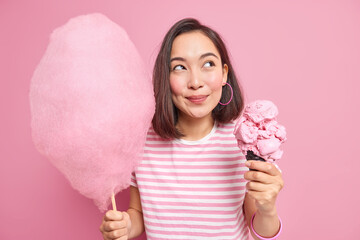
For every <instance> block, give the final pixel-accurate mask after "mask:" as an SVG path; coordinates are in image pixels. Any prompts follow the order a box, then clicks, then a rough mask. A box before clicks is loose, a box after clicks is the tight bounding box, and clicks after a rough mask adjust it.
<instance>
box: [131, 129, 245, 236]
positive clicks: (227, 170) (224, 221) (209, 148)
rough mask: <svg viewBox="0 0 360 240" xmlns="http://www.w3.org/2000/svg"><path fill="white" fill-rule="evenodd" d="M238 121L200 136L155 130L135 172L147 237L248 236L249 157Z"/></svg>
mask: <svg viewBox="0 0 360 240" xmlns="http://www.w3.org/2000/svg"><path fill="white" fill-rule="evenodd" d="M233 131H234V124H233V123H230V124H215V125H214V128H213V129H212V131H211V132H210V133H209V134H208V135H207V136H206V137H204V138H203V139H200V140H198V141H186V140H183V139H175V140H164V139H162V138H160V137H159V136H158V135H157V134H156V133H155V132H154V130H153V129H150V130H149V132H148V136H147V139H146V143H145V148H144V153H143V160H142V162H141V163H140V165H139V167H138V168H137V169H136V170H135V174H133V177H132V182H131V185H132V186H135V187H138V189H139V192H140V199H141V204H142V211H143V216H144V224H145V231H146V235H147V238H148V239H149V240H152V239H217V240H219V239H234V240H235V239H236V240H239V239H248V236H249V231H248V227H247V223H246V220H245V214H244V211H243V208H242V206H243V202H244V197H245V190H246V189H245V184H246V181H245V179H244V173H245V171H247V170H248V168H247V167H246V166H245V165H244V163H245V161H246V160H245V157H244V155H243V154H242V153H241V151H240V149H239V147H238V146H237V142H236V139H235V137H234V134H233Z"/></svg>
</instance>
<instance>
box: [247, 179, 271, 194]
mask: <svg viewBox="0 0 360 240" xmlns="http://www.w3.org/2000/svg"><path fill="white" fill-rule="evenodd" d="M269 186H270V185H269V184H264V183H261V182H254V181H250V182H248V183H246V189H247V190H248V191H256V192H265V191H267V190H268V189H269Z"/></svg>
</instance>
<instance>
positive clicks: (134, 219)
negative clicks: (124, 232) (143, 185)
mask: <svg viewBox="0 0 360 240" xmlns="http://www.w3.org/2000/svg"><path fill="white" fill-rule="evenodd" d="M126 212H127V213H128V214H129V216H130V220H131V230H130V234H129V239H132V238H135V237H137V236H140V235H141V234H142V233H143V232H144V230H145V227H144V218H143V214H142V207H141V201H140V193H139V189H138V188H136V187H133V186H130V203H129V209H128V210H127V211H126Z"/></svg>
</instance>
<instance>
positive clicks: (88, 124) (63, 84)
mask: <svg viewBox="0 0 360 240" xmlns="http://www.w3.org/2000/svg"><path fill="white" fill-rule="evenodd" d="M149 76H150V75H149V74H148V73H147V72H146V70H145V67H144V64H143V62H142V60H141V57H140V56H139V54H138V52H137V50H136V48H135V46H134V44H133V43H132V42H131V40H130V39H129V37H128V36H127V34H126V32H125V31H124V30H123V29H122V28H121V27H119V26H118V25H117V24H115V23H114V22H112V21H111V20H109V19H108V18H107V17H105V16H104V15H102V14H90V15H84V16H79V17H75V18H73V19H70V20H69V21H68V22H67V23H66V24H65V25H64V26H61V27H59V28H57V29H56V30H54V32H53V33H52V34H51V37H50V43H49V45H48V47H47V49H46V52H45V55H44V56H43V58H42V59H41V61H40V63H39V65H38V66H37V68H36V70H35V72H34V75H33V77H32V79H31V86H30V106H31V127H32V137H33V141H34V144H35V146H36V148H37V149H38V150H39V152H40V153H42V154H43V155H44V156H46V157H47V158H48V159H49V160H50V161H51V162H52V163H53V164H54V165H55V166H56V167H57V168H58V169H59V170H60V171H61V172H62V173H63V174H64V175H65V176H66V178H67V179H68V180H69V181H70V183H71V185H72V187H74V188H75V189H76V190H78V191H79V192H80V193H81V194H83V195H84V196H86V197H88V198H91V199H93V200H94V201H95V204H96V205H97V206H98V207H99V209H100V210H101V211H105V210H107V207H108V205H109V203H110V197H111V195H112V193H115V194H116V193H118V192H119V191H121V190H123V189H125V188H127V187H128V186H129V184H130V179H131V172H132V171H133V170H134V168H135V167H136V166H137V164H138V162H139V160H140V158H139V156H140V154H141V151H142V148H143V144H144V141H145V137H146V133H147V130H148V128H149V126H150V123H151V119H152V116H153V114H154V109H155V102H154V95H153V90H152V89H153V88H152V84H151V80H150V78H149Z"/></svg>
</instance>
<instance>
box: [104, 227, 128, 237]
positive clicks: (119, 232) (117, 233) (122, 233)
mask: <svg viewBox="0 0 360 240" xmlns="http://www.w3.org/2000/svg"><path fill="white" fill-rule="evenodd" d="M126 234H127V229H126V228H122V229H117V230H115V231H111V232H104V236H105V237H107V238H109V239H116V238H120V237H123V236H125V235H126Z"/></svg>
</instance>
